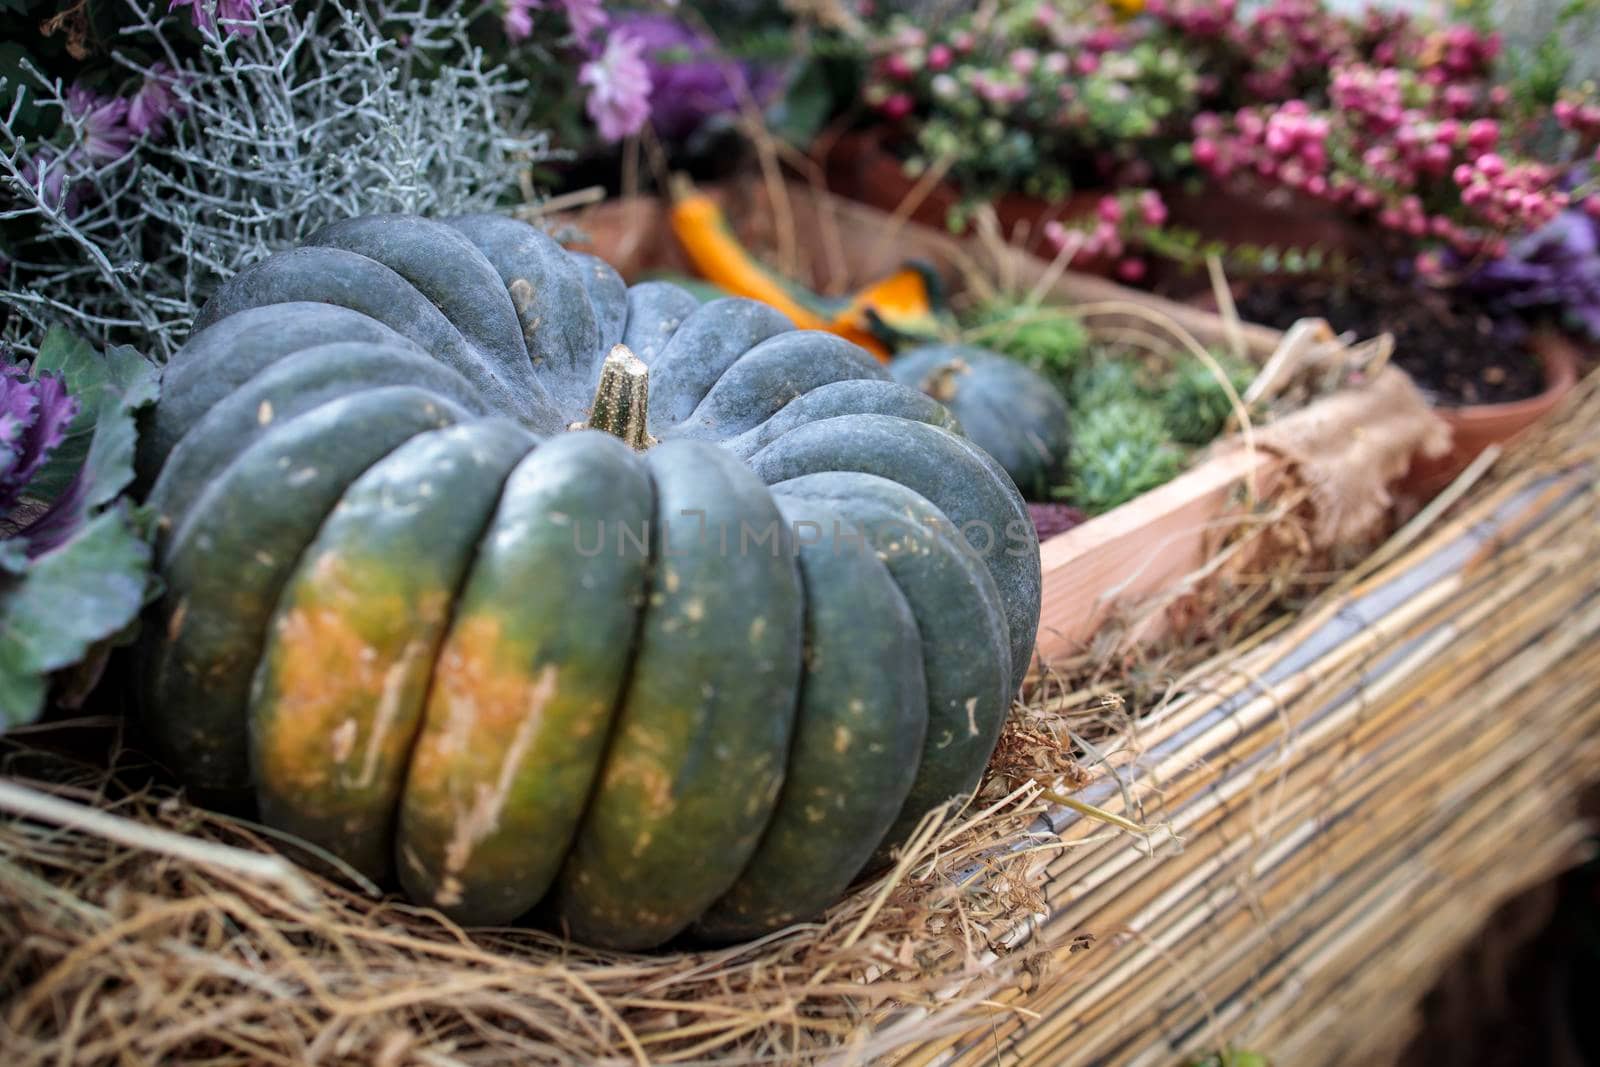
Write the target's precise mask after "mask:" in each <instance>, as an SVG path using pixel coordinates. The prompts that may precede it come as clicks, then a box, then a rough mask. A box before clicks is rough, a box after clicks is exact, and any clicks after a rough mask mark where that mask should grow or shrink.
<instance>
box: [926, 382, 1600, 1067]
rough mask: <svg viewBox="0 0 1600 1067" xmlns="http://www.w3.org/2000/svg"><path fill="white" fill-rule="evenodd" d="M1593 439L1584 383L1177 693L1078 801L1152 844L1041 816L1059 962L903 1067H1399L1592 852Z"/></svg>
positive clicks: (1048, 925) (1598, 712) (1599, 553)
mask: <svg viewBox="0 0 1600 1067" xmlns="http://www.w3.org/2000/svg"><path fill="white" fill-rule="evenodd" d="M1597 424H1600V388H1597V387H1596V385H1595V383H1594V382H1593V381H1591V382H1590V383H1588V384H1587V386H1586V387H1585V388H1584V389H1583V390H1582V392H1581V393H1580V394H1579V396H1578V397H1577V398H1575V401H1574V403H1573V404H1572V405H1570V406H1569V407H1568V408H1567V409H1566V411H1565V413H1564V415H1563V417H1562V418H1560V419H1559V420H1558V421H1557V422H1555V423H1553V424H1552V425H1551V426H1549V427H1546V431H1545V433H1544V436H1543V439H1542V440H1539V441H1534V442H1529V443H1527V444H1526V445H1525V446H1524V447H1523V448H1522V449H1521V451H1520V452H1519V453H1518V455H1517V456H1515V457H1513V458H1512V459H1511V460H1510V461H1507V462H1503V463H1502V464H1501V467H1502V468H1503V470H1502V472H1501V473H1500V474H1499V475H1498V476H1497V480H1496V481H1495V482H1494V483H1493V484H1489V485H1482V486H1479V487H1477V488H1476V489H1475V490H1474V491H1473V492H1472V493H1471V494H1469V495H1468V497H1467V503H1466V504H1464V505H1460V506H1458V507H1457V508H1456V510H1455V511H1453V512H1451V513H1449V514H1447V516H1446V517H1445V518H1444V519H1442V520H1439V521H1438V522H1436V523H1435V524H1434V526H1433V527H1432V528H1431V530H1429V532H1427V533H1426V535H1424V536H1421V537H1417V538H1412V539H1409V540H1408V536H1409V535H1402V536H1401V537H1399V538H1398V539H1397V540H1396V541H1394V542H1392V543H1391V546H1390V547H1389V549H1388V550H1387V551H1386V552H1380V554H1379V556H1378V557H1375V559H1377V560H1384V559H1387V562H1383V563H1381V564H1380V565H1374V566H1369V567H1368V568H1367V569H1366V570H1367V573H1365V574H1362V573H1360V572H1358V573H1357V574H1356V575H1353V576H1351V578H1350V579H1349V580H1347V581H1346V582H1345V583H1344V584H1343V585H1342V586H1341V587H1339V588H1337V589H1335V590H1334V591H1332V592H1331V593H1330V594H1329V595H1327V596H1325V597H1324V598H1322V600H1321V601H1320V602H1319V604H1318V605H1317V606H1314V607H1313V608H1312V609H1311V610H1310V611H1309V612H1307V613H1306V614H1304V615H1303V616H1302V617H1301V618H1300V619H1298V620H1297V622H1296V623H1295V625H1293V626H1292V627H1291V628H1290V629H1288V630H1287V631H1285V632H1284V633H1282V634H1279V635H1278V636H1276V637H1275V638H1273V639H1272V640H1270V641H1268V642H1266V643H1264V644H1262V645H1260V646H1259V647H1256V648H1254V649H1252V650H1249V651H1247V652H1244V653H1241V654H1238V655H1235V656H1233V657H1227V658H1223V659H1221V660H1219V661H1216V662H1214V663H1212V664H1211V665H1209V666H1208V667H1207V668H1206V669H1203V670H1202V671H1200V672H1198V673H1197V674H1196V675H1195V676H1194V677H1192V678H1191V679H1189V680H1187V681H1186V682H1185V683H1184V684H1182V685H1181V686H1180V687H1179V688H1180V690H1181V692H1182V695H1181V696H1178V697H1176V698H1175V699H1172V700H1170V701H1169V702H1168V703H1167V704H1166V705H1165V706H1164V707H1161V708H1159V709H1156V710H1155V711H1154V712H1153V713H1151V714H1150V715H1148V716H1147V717H1146V718H1145V719H1144V720H1143V721H1142V722H1141V723H1140V724H1139V726H1138V728H1137V731H1136V733H1135V735H1134V736H1133V737H1132V738H1131V739H1130V740H1129V741H1128V743H1127V744H1126V745H1125V747H1124V750H1123V751H1121V752H1118V753H1116V754H1114V755H1112V756H1111V758H1110V760H1109V763H1110V765H1111V766H1112V767H1114V771H1112V772H1110V773H1107V774H1105V775H1104V776H1103V777H1102V778H1101V779H1100V780H1098V781H1097V782H1095V783H1093V784H1091V785H1090V786H1089V787H1088V788H1087V789H1085V790H1084V791H1083V792H1082V793H1080V794H1078V798H1079V799H1081V800H1084V801H1086V802H1088V803H1090V804H1094V805H1097V806H1099V807H1102V808H1104V809H1105V810H1107V811H1110V812H1113V813H1117V814H1120V815H1124V816H1126V817H1128V818H1132V819H1135V820H1137V821H1139V822H1142V823H1144V824H1145V825H1147V826H1157V827H1160V828H1162V830H1163V831H1164V832H1163V833H1161V834H1158V835H1154V836H1152V837H1150V838H1148V839H1139V838H1136V837H1132V836H1130V835H1128V834H1123V833H1112V832H1108V830H1107V828H1106V827H1105V825H1104V824H1102V823H1099V822H1096V821H1092V820H1089V819H1086V818H1084V817H1082V816H1080V815H1077V814H1075V813H1072V812H1069V811H1066V810H1065V809H1061V810H1059V811H1057V812H1055V813H1053V814H1052V815H1051V816H1050V820H1049V821H1050V825H1049V827H1048V831H1049V834H1048V835H1047V836H1049V837H1050V838H1051V839H1050V840H1049V841H1048V842H1047V846H1048V847H1051V848H1053V849H1054V850H1055V851H1054V854H1053V856H1052V859H1051V861H1050V864H1049V877H1050V881H1049V884H1048V889H1047V895H1048V899H1049V903H1050V911H1049V914H1048V915H1047V916H1041V917H1040V922H1039V923H1038V924H1036V926H1035V927H1034V929H1035V930H1036V931H1042V932H1038V933H1035V934H1034V936H1043V937H1045V938H1048V939H1049V943H1050V944H1052V945H1056V946H1059V947H1057V948H1056V950H1055V955H1056V956H1057V960H1056V965H1055V966H1054V967H1053V968H1051V969H1050V970H1048V971H1047V972H1046V973H1045V975H1044V977H1043V979H1042V981H1041V982H1039V983H1038V984H1037V987H1034V988H1018V989H1015V990H1013V991H1011V992H1010V993H1008V994H1007V995H1005V996H1002V997H999V998H997V999H996V1001H995V1004H994V1010H993V1012H992V1016H991V1018H990V1019H989V1020H988V1023H987V1024H986V1025H985V1026H983V1027H981V1028H979V1029H976V1030H974V1031H972V1032H970V1033H967V1034H965V1035H958V1036H955V1037H947V1038H941V1039H939V1040H937V1041H929V1042H923V1043H921V1044H916V1045H913V1046H912V1047H911V1048H910V1049H909V1050H907V1051H905V1052H904V1053H903V1054H902V1055H900V1056H899V1057H897V1058H896V1062H897V1063H900V1064H905V1065H913V1064H935V1063H938V1064H962V1065H976V1064H986V1065H987V1064H1041V1065H1042V1064H1050V1065H1057V1064H1089V1063H1094V1064H1130V1065H1135V1064H1136V1065H1163V1064H1174V1063H1182V1062H1186V1061H1187V1060H1189V1059H1190V1058H1191V1057H1193V1056H1195V1055H1203V1054H1205V1053H1207V1052H1211V1051H1215V1050H1219V1049H1222V1048H1226V1047H1233V1048H1248V1049H1252V1050H1254V1051H1259V1052H1261V1053H1263V1054H1265V1055H1267V1056H1268V1057H1269V1058H1270V1059H1271V1060H1272V1061H1273V1062H1274V1063H1275V1064H1280V1065H1293V1067H1301V1065H1317V1064H1349V1063H1361V1064H1379V1063H1383V1062H1387V1061H1390V1060H1392V1059H1393V1057H1394V1056H1395V1055H1396V1054H1397V1053H1398V1052H1399V1051H1400V1049H1401V1048H1403V1046H1404V1044H1405V1042H1406V1040H1407V1039H1408V1038H1409V1036H1410V1035H1411V1034H1412V1032H1413V1030H1414V1027H1415V1022H1416V1018H1415V1010H1416V1006H1417V1004H1418V1002H1419V1001H1420V999H1421V997H1422V996H1423V995H1424V994H1425V993H1426V992H1427V990H1428V988H1429V987H1430V986H1431V984H1432V982H1433V980H1434V978H1435V976H1436V975H1437V973H1438V971H1439V970H1440V968H1441V967H1442V966H1443V964H1444V963H1445V962H1447V961H1448V960H1449V959H1450V958H1451V957H1452V956H1453V955H1454V954H1455V953H1456V951H1457V950H1458V949H1459V948H1460V947H1461V946H1462V944H1463V943H1464V942H1465V941H1466V940H1468V939H1470V938H1471V937H1472V936H1473V935H1474V933H1475V932H1476V931H1477V930H1478V929H1479V928H1480V927H1481V925H1482V924H1483V922H1484V921H1485V920H1486V919H1487V918H1488V916H1489V915H1490V914H1491V912H1492V911H1493V910H1494V908H1495V907H1496V906H1497V905H1498V904H1499V903H1500V902H1501V901H1502V900H1504V899H1505V898H1506V897H1508V896H1510V895H1512V894H1514V893H1516V892H1518V891H1519V890H1520V889H1522V888H1524V887H1526V886H1528V885H1531V884H1534V883H1537V882H1539V881H1542V880H1544V879H1546V878H1548V877H1550V876H1551V875H1552V874H1553V873H1555V872H1556V871H1558V870H1560V869H1562V868H1563V867H1565V866H1567V865H1569V864H1571V863H1572V862H1574V861H1575V859H1576V858H1577V857H1578V856H1579V854H1580V851H1581V848H1582V842H1583V840H1584V838H1585V836H1586V833H1587V830H1588V828H1586V827H1585V826H1584V825H1583V824H1582V823H1581V822H1580V821H1579V820H1578V818H1577V816H1576V814H1575V801H1576V798H1577V796H1578V794H1579V793H1580V792H1581V790H1582V789H1583V788H1584V786H1585V785H1586V784H1592V783H1594V782H1596V781H1600V641H1597V640H1596V636H1597V635H1600V522H1597V521H1596V520H1597V519H1600V456H1597V453H1600V446H1597V445H1600V434H1594V433H1592V432H1591V430H1590V429H1589V428H1592V427H1594V426H1596V425H1597ZM1043 829H1045V828H1043V827H1041V830H1043ZM1069 956H1070V957H1071V962H1070V964H1068V963H1067V957H1069Z"/></svg>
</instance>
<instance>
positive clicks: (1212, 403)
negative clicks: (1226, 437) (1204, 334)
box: [1160, 353, 1256, 445]
mask: <svg viewBox="0 0 1600 1067" xmlns="http://www.w3.org/2000/svg"><path fill="white" fill-rule="evenodd" d="M1213 355H1215V356H1216V360H1217V362H1218V364H1220V365H1221V367H1222V370H1223V372H1224V373H1225V374H1226V375H1227V377H1228V382H1229V384H1231V385H1232V386H1233V391H1234V392H1235V393H1236V394H1240V395H1242V394H1243V393H1244V391H1245V389H1246V388H1248V387H1249V385H1250V383H1251V381H1253V380H1254V379H1255V376H1256V367H1255V366H1254V364H1251V363H1247V362H1245V361H1243V360H1240V359H1238V358H1236V357H1234V356H1229V355H1225V354H1222V353H1213ZM1160 403H1161V413H1162V418H1163V419H1164V420H1165V422H1166V425H1167V431H1168V432H1169V433H1171V434H1172V439H1173V440H1175V441H1180V442H1182V443H1183V444H1186V445H1204V444H1209V443H1210V442H1211V441H1212V440H1214V439H1215V438H1216V437H1217V435H1218V434H1220V433H1221V432H1222V431H1223V429H1224V427H1226V426H1227V424H1228V416H1230V415H1232V414H1233V401H1232V399H1230V398H1229V396H1228V393H1227V390H1225V389H1224V388H1223V387H1222V383H1221V382H1219V381H1218V380H1217V377H1216V375H1215V374H1214V373H1213V372H1212V369H1211V368H1210V367H1208V366H1206V365H1205V364H1204V363H1201V362H1200V361H1199V360H1196V359H1189V360H1185V361H1184V362H1183V363H1182V364H1181V365H1180V366H1179V367H1178V368H1177V370H1176V371H1174V372H1173V374H1172V375H1171V377H1169V378H1168V380H1167V382H1166V383H1165V388H1163V389H1162V392H1161V401H1160Z"/></svg>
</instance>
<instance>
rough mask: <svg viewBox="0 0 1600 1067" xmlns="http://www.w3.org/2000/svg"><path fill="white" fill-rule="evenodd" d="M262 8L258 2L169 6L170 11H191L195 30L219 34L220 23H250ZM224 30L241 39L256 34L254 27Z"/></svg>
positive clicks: (179, 1)
mask: <svg viewBox="0 0 1600 1067" xmlns="http://www.w3.org/2000/svg"><path fill="white" fill-rule="evenodd" d="M260 6H262V5H261V4H260V3H258V0H172V3H171V4H169V5H168V6H167V10H168V11H176V10H178V8H180V7H186V8H188V9H189V18H190V20H191V21H193V22H194V25H195V29H197V30H201V31H203V32H205V33H217V32H219V26H218V23H219V22H221V23H223V24H226V23H228V22H235V21H239V22H248V21H250V20H252V19H254V18H255V17H256V11H257V9H258V8H259V7H260ZM222 28H225V29H229V30H232V31H234V32H236V33H238V34H239V36H241V37H249V36H250V35H251V34H253V33H255V32H256V28H255V27H254V26H249V25H245V26H226V25H224V26H223V27H222Z"/></svg>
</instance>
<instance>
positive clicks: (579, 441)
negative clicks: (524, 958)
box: [396, 432, 654, 924]
mask: <svg viewBox="0 0 1600 1067" xmlns="http://www.w3.org/2000/svg"><path fill="white" fill-rule="evenodd" d="M653 495H654V494H653V490H652V488H651V485H650V479H649V477H648V475H647V473H646V470H645V467H644V464H643V463H642V462H640V460H639V459H638V457H636V456H635V455H634V454H633V453H632V452H630V451H629V450H628V449H627V448H626V447H625V446H623V445H622V444H621V442H619V441H617V440H616V439H615V438H612V437H609V436H607V435H605V434H601V433H597V432H585V433H579V434H567V435H564V436H562V437H558V438H555V439H554V440H552V441H550V442H549V443H548V444H546V445H544V446H542V447H540V448H539V449H538V450H537V451H535V452H533V453H532V454H531V455H529V456H528V457H527V458H526V459H525V460H523V461H522V463H521V464H520V465H518V467H517V469H516V470H515V471H514V472H513V473H512V475H511V477H510V479H509V480H508V481H507V482H506V485H505V490H504V493H503V494H502V496H501V499H500V504H499V508H498V510H497V511H496V513H495V515H494V518H493V520H492V522H490V524H489V526H488V529H487V530H485V531H484V536H483V539H482V548H481V549H480V550H479V552H478V556H477V558H476V560H474V561H473V563H472V567H471V571H470V573H469V575H468V577H467V579H466V581H465V584H464V586H463V588H462V590H461V593H460V596H459V597H458V599H457V600H456V604H455V617H454V620H453V622H452V624H451V628H450V634H449V637H448V638H447V639H446V641H445V643H444V647H443V649H442V650H441V654H440V656H439V658H438V666H437V668H436V669H435V674H434V684H433V692H432V695H431V698H430V700H429V704H428V710H427V716H426V723H427V725H426V726H425V727H424V729H423V732H422V735H421V737H420V738H419V739H418V742H417V746H416V748H415V749H414V751H413V753H412V756H411V773H410V777H409V779H408V781H407V783H406V790H405V797H404V801H403V803H402V806H401V811H400V833H399V840H398V844H397V846H396V847H397V851H398V854H399V861H400V876H401V884H402V885H404V886H405V888H406V891H407V893H409V894H410V895H411V896H412V897H413V898H414V899H416V900H419V901H424V902H426V903H430V904H434V905H437V906H439V907H441V908H444V909H446V910H448V911H450V912H451V914H453V915H455V916H457V917H458V918H460V919H461V920H462V921H464V922H472V923H487V924H500V923H507V922H511V921H512V920H514V919H516V918H517V917H518V916H520V915H521V914H522V913H524V912H526V911H527V910H528V909H529V908H531V907H533V905H534V904H536V903H538V901H539V899H540V898H541V897H543V896H544V893H545V890H546V889H547V888H548V887H549V885H550V883H551V881H552V880H553V879H554V877H555V875H556V872H557V871H558V870H559V869H560V866H561V862H562V859H563V857H564V856H565V855H566V852H567V849H568V846H569V844H570V843H571V840H572V836H573V834H574V833H575V832H576V830H577V826H578V820H579V818H580V816H581V815H582V812H583V805H584V801H585V800H586V799H587V798H588V797H589V795H590V794H591V792H592V790H593V786H594V779H595V775H596V773H597V771H598V769H599V762H600V758H601V755H602V754H603V753H604V750H605V745H606V743H607V740H608V738H609V736H610V730H611V720H612V716H613V714H614V713H615V710H616V705H617V701H618V697H619V695H620V690H621V681H622V679H624V678H625V677H626V675H627V671H628V660H629V652H630V646H631V644H632V641H633V638H634V635H635V632H636V631H637V630H638V626H639V616H640V613H641V610H642V608H643V606H644V598H645V588H646V585H645V583H646V581H647V576H648V567H649V562H650V560H649V557H648V555H647V553H645V552H641V551H638V550H630V549H631V548H632V546H633V545H634V542H631V541H627V540H624V539H621V531H622V530H624V529H626V530H630V531H642V530H643V529H644V526H645V524H646V523H647V522H648V521H649V519H650V516H651V510H652V506H653V505H652V500H653ZM608 536H609V537H610V538H611V539H614V540H618V541H619V544H614V545H607V544H605V543H604V542H605V540H606V539H607V537H608ZM533 592H537V594H538V595H530V594H531V593H533ZM551 603H555V604H560V605H562V610H560V611H551V610H550V609H549V604H551ZM484 786H486V787H487V788H482V787H484Z"/></svg>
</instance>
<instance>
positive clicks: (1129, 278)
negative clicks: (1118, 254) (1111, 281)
mask: <svg viewBox="0 0 1600 1067" xmlns="http://www.w3.org/2000/svg"><path fill="white" fill-rule="evenodd" d="M1117 277H1119V278H1121V279H1122V280H1123V281H1125V282H1129V283H1132V282H1137V281H1139V280H1140V279H1142V278H1143V277H1144V260H1142V259H1133V258H1129V259H1124V260H1122V261H1121V262H1120V263H1118V264H1117Z"/></svg>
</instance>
